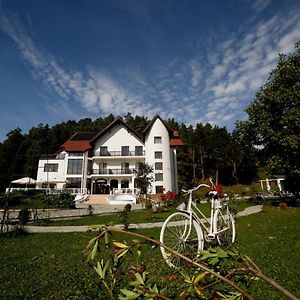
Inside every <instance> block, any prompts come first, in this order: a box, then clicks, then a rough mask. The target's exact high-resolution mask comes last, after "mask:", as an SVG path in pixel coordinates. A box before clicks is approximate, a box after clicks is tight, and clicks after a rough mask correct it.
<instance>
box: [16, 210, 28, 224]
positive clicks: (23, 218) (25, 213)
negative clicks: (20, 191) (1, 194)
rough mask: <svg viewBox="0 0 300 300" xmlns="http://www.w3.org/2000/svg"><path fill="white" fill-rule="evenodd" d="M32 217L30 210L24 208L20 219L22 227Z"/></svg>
mask: <svg viewBox="0 0 300 300" xmlns="http://www.w3.org/2000/svg"><path fill="white" fill-rule="evenodd" d="M29 217H30V211H29V210H28V208H22V209H21V210H20V211H19V215H18V219H19V223H20V225H21V226H23V225H26V224H27V222H28V220H29Z"/></svg>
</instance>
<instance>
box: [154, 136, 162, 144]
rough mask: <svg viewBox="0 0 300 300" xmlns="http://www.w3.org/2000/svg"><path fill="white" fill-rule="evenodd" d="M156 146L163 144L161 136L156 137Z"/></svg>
mask: <svg viewBox="0 0 300 300" xmlns="http://www.w3.org/2000/svg"><path fill="white" fill-rule="evenodd" d="M154 144H161V136H155V137H154Z"/></svg>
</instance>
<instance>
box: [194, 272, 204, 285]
mask: <svg viewBox="0 0 300 300" xmlns="http://www.w3.org/2000/svg"><path fill="white" fill-rule="evenodd" d="M206 274H207V273H206V272H203V273H201V274H199V275H198V276H197V277H196V279H195V280H194V283H195V284H197V283H198V282H199V281H200V280H202V279H203V278H204V277H205V276H206Z"/></svg>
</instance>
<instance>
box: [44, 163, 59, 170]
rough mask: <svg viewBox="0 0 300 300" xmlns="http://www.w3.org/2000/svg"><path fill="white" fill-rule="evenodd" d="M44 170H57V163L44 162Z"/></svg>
mask: <svg viewBox="0 0 300 300" xmlns="http://www.w3.org/2000/svg"><path fill="white" fill-rule="evenodd" d="M44 172H58V164H44Z"/></svg>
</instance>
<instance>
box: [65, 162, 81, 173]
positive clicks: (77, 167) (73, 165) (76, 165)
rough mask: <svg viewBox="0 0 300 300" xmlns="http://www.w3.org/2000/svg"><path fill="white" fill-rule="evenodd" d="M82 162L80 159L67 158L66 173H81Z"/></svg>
mask: <svg viewBox="0 0 300 300" xmlns="http://www.w3.org/2000/svg"><path fill="white" fill-rule="evenodd" d="M82 162H83V160H82V159H69V160H68V170H67V174H81V173H82Z"/></svg>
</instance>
